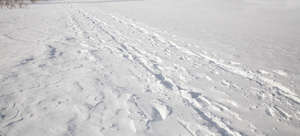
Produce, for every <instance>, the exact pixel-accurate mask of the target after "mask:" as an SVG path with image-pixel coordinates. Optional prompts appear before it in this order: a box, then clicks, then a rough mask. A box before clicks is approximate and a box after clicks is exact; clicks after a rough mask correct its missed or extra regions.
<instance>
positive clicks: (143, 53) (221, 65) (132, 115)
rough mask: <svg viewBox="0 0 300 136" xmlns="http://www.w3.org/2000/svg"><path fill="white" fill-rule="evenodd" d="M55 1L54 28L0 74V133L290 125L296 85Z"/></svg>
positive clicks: (284, 130)
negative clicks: (29, 53) (56, 27)
mask: <svg viewBox="0 0 300 136" xmlns="http://www.w3.org/2000/svg"><path fill="white" fill-rule="evenodd" d="M54 7H55V8H56V9H57V10H58V11H57V12H59V13H61V15H60V17H57V18H55V20H56V21H61V22H59V23H61V24H60V28H61V29H62V30H60V31H63V33H59V32H60V31H59V32H55V31H54V34H53V35H48V36H47V38H46V40H43V41H40V42H38V44H39V46H37V47H38V48H34V50H39V52H41V53H39V54H37V55H33V56H27V57H26V58H22V59H21V60H20V61H19V62H18V63H17V64H15V65H14V66H12V67H10V68H9V69H8V68H5V69H3V72H1V73H0V87H1V88H0V90H1V92H0V95H1V96H0V98H1V102H0V103H1V120H0V125H1V129H0V134H2V135H8V136H10V135H22V136H24V135H30V136H32V135H71V136H75V135H139V136H140V135H178V136H179V135H191V136H200V135H232V136H241V135H284V134H286V135H296V134H299V131H298V129H299V127H300V120H299V119H300V114H299V113H300V111H299V108H300V107H299V104H300V100H299V96H298V94H297V93H296V92H295V91H296V89H297V88H292V87H291V86H288V85H284V84H283V83H281V82H279V81H277V80H278V79H276V77H270V76H267V75H264V74H263V73H262V72H261V71H259V70H253V69H251V68H250V67H248V66H243V65H241V64H239V63H233V62H230V60H229V61H226V60H222V59H218V58H217V57H211V55H210V54H209V53H205V51H199V50H194V47H195V45H192V44H189V43H187V42H185V41H182V40H179V39H178V38H176V37H174V36H172V35H170V34H168V33H165V32H162V31H159V30H155V29H153V28H150V27H148V26H145V25H143V24H140V23H138V22H135V21H133V20H131V19H128V18H125V17H120V16H116V15H111V14H106V13H103V12H100V11H97V14H93V13H91V12H89V11H88V9H85V8H82V7H80V6H77V5H76V4H66V5H62V6H54ZM50 8H51V7H50ZM62 26H67V27H62ZM31 48H32V47H31ZM266 73H269V72H267V71H266ZM277 73H278V72H277ZM279 73H281V75H286V74H284V73H282V72H279Z"/></svg>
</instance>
